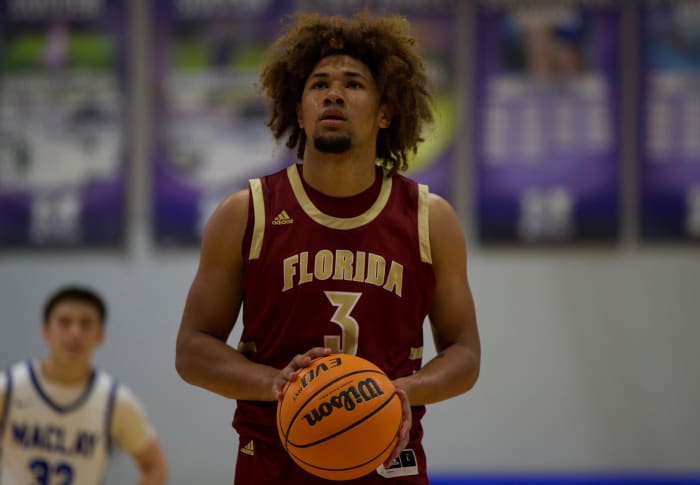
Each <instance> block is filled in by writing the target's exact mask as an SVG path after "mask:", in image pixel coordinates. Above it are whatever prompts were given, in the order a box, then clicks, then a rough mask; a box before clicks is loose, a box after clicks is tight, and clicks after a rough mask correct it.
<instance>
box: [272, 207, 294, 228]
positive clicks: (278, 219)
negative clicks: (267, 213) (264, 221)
mask: <svg viewBox="0 0 700 485" xmlns="http://www.w3.org/2000/svg"><path fill="white" fill-rule="evenodd" d="M292 222H294V219H292V218H291V217H289V214H287V211H285V210H283V211H282V212H280V213H279V214H277V215H276V216H275V218H274V219H272V224H273V225H274V226H281V225H283V224H291V223H292Z"/></svg>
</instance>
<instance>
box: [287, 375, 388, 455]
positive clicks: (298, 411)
mask: <svg viewBox="0 0 700 485" xmlns="http://www.w3.org/2000/svg"><path fill="white" fill-rule="evenodd" d="M362 372H368V373H372V374H382V375H384V376H386V374H384V372H382V371H381V370H375V369H360V370H354V371H352V372H348V373H347V374H343V375H342V376H340V377H336V378H335V379H333V380H332V381H330V382H328V383H327V384H326V385H324V386H323V387H322V388H320V389H318V390H317V391H316V392H314V393H313V394H312V395H310V396H309V397H307V398H306V401H304V402H303V403H302V405H301V406H299V407H298V409H297V412H296V413H294V416H292V419H290V420H289V424H288V425H287V429H286V430H284V436H285V437H289V430H290V429H292V425H293V424H294V422H295V421H296V420H297V418H298V417H299V413H301V411H302V409H304V408H305V407H306V405H307V404H308V403H309V401H311V400H312V399H313V398H314V397H316V396H317V395H318V394H320V393H322V392H323V391H324V390H325V389H326V388H328V387H330V386H332V385H333V384H335V383H336V382H338V381H340V380H342V379H345V378H347V377H349V376H352V375H355V374H360V373H362ZM288 391H289V389H288ZM287 442H289V439H288V438H287Z"/></svg>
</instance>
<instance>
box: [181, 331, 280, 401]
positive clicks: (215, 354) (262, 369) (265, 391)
mask: <svg viewBox="0 0 700 485" xmlns="http://www.w3.org/2000/svg"><path fill="white" fill-rule="evenodd" d="M175 367H176V369H177V372H178V374H179V375H180V377H182V378H183V379H184V380H185V381H186V382H188V383H190V384H192V385H195V386H199V387H202V388H204V389H207V390H209V391H211V392H215V393H217V394H219V395H221V396H224V397H227V398H231V399H243V400H252V401H272V400H274V396H273V394H272V381H273V379H274V378H275V376H276V375H277V373H278V372H279V371H278V370H277V369H275V368H274V367H270V366H266V365H261V364H256V363H254V362H251V361H250V360H248V359H247V358H246V357H245V356H243V355H241V354H240V353H239V352H237V351H236V350H234V349H233V348H231V347H230V346H229V345H227V344H226V343H225V342H222V341H221V340H218V339H216V338H214V337H212V336H210V335H206V334H204V333H193V334H191V335H190V336H188V337H187V338H180V339H178V343H177V350H176V359H175Z"/></svg>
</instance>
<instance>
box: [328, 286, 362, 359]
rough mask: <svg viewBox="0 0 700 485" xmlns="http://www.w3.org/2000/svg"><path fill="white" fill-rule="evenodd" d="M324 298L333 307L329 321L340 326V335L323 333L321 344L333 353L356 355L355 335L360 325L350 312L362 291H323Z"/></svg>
mask: <svg viewBox="0 0 700 485" xmlns="http://www.w3.org/2000/svg"><path fill="white" fill-rule="evenodd" d="M324 293H325V295H326V298H328V301H330V302H331V305H333V306H334V307H335V313H334V314H333V316H332V317H331V322H333V323H335V324H336V325H338V326H339V327H340V335H324V336H323V345H325V346H326V347H328V348H329V349H331V352H333V353H343V354H351V355H357V335H358V333H359V332H360V326H359V325H358V323H357V320H355V319H354V318H353V316H352V315H350V313H351V312H352V310H353V308H355V305H357V302H358V301H359V300H360V297H361V296H362V293H349V292H344V291H324Z"/></svg>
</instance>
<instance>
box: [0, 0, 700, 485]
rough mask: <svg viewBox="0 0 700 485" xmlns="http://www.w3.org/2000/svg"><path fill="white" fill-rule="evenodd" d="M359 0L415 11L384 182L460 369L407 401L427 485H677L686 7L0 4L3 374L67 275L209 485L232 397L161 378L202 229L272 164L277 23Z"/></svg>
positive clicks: (682, 384) (690, 467) (690, 379)
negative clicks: (409, 62)
mask: <svg viewBox="0 0 700 485" xmlns="http://www.w3.org/2000/svg"><path fill="white" fill-rule="evenodd" d="M360 8H369V9H371V10H374V11H377V12H379V13H387V12H389V13H399V14H402V15H405V16H407V17H408V18H409V20H411V22H412V26H413V29H414V35H415V36H416V39H417V41H418V46H419V49H421V52H422V53H423V55H424V56H425V59H426V64H427V67H428V71H429V73H430V77H431V80H432V81H433V84H434V87H435V93H436V115H437V116H436V122H435V124H434V126H432V127H430V128H429V129H428V130H427V132H426V133H425V138H426V142H425V143H424V144H423V145H421V147H420V149H419V152H418V154H417V156H415V158H414V160H413V161H412V168H411V170H410V172H409V175H410V176H411V177H414V178H416V179H418V180H420V181H421V182H423V183H428V184H429V185H430V187H431V190H432V191H433V192H436V193H439V194H441V195H443V196H444V197H445V198H447V199H448V200H450V202H451V203H452V204H453V205H454V207H455V208H456V210H457V212H458V214H459V215H460V217H461V219H462V222H463V224H464V228H465V234H466V237H467V242H468V246H469V263H468V273H469V277H470V281H471V285H472V289H473V292H474V297H475V300H476V305H477V313H478V321H479V326H480V331H481V336H482V345H483V361H482V372H481V377H480V380H479V382H478V383H477V385H476V387H475V388H474V389H473V390H472V391H471V392H469V393H468V394H466V395H463V396H460V397H458V398H455V399H452V400H449V401H446V402H443V403H440V404H435V405H431V406H429V408H428V414H427V416H426V418H425V428H426V436H425V446H426V449H427V453H428V462H429V466H430V474H431V476H432V478H433V481H434V483H481V482H489V483H542V482H548V483H658V484H661V483H700V420H698V417H697V415H698V410H699V409H700V386H699V385H698V375H699V374H700V358H699V357H698V352H697V350H696V347H697V345H698V342H700V249H699V248H700V247H699V246H698V242H700V2H699V1H697V0H676V1H671V0H649V1H643V0H639V1H634V0H620V1H612V0H610V1H606V0H595V1H593V0H589V1H586V0H579V1H574V0H571V1H569V0H540V1H536V0H528V1H520V0H484V1H464V2H461V1H456V0H455V1H450V0H442V1H441V0H385V1H380V0H375V1H360V0H356V1H353V0H346V1H303V0H286V1H272V0H267V1H266V0H247V1H244V0H151V1H139V0H123V1H118V0H92V1H89V0H81V1H68V0H66V1H61V2H56V1H48V0H47V1H39V0H33V1H22V0H19V1H18V0H14V1H13V0H0V309H1V315H2V317H1V319H0V368H4V367H7V366H9V365H10V364H12V363H13V362H15V361H17V360H22V359H27V358H31V357H34V356H41V355H43V352H44V345H43V342H42V340H41V337H40V324H41V307H42V305H43V302H44V299H45V298H46V297H47V295H48V294H49V293H50V292H52V291H53V290H54V289H55V288H57V287H58V286H60V285H62V284H64V283H71V282H78V283H82V284H88V285H91V286H93V287H95V288H96V289H97V290H99V291H100V292H102V293H103V294H104V295H105V296H106V298H107V300H108V302H109V307H110V318H109V322H108V327H107V331H108V339H107V343H106V345H105V346H104V347H103V348H102V349H101V350H99V351H98V354H97V359H96V363H97V365H98V366H99V367H103V368H105V369H106V370H108V371H110V372H111V373H112V374H113V375H115V376H116V377H117V378H118V379H119V380H120V381H122V382H123V383H125V384H126V385H128V386H129V387H130V388H131V389H133V390H134V392H135V393H136V394H137V395H138V396H139V398H140V399H141V400H142V402H143V403H144V405H145V407H146V409H147V411H148V414H149V416H150V417H151V419H152V421H153V422H154V424H155V426H156V428H157V430H158V433H159V435H160V437H161V439H162V442H163V444H164V448H165V451H166V454H167V456H168V459H169V462H170V466H171V475H172V480H171V481H170V483H173V484H183V485H184V484H192V483H206V484H218V483H231V480H232V476H233V469H234V466H235V457H236V453H237V436H236V435H235V433H234V431H233V430H232V429H231V427H230V421H231V418H232V414H233V410H234V407H235V402H233V401H228V400H226V399H224V398H221V397H218V396H216V395H213V394H210V393H208V392H206V391H203V390H200V389H198V388H194V387H191V386H189V385H187V384H185V383H184V382H183V381H181V380H180V379H179V377H178V376H177V374H176V373H175V369H174V348H175V336H176V332H177V327H178V324H179V319H180V316H181V312H182V308H183V304H184V299H185V296H186V292H187V290H188V288H189V284H190V282H191V279H192V277H193V276H194V272H195V270H196V266H197V263H198V242H199V237H200V235H201V230H202V228H203V225H204V223H205V221H206V219H207V218H208V216H209V215H210V214H211V211H212V210H213V209H214V207H216V205H217V204H218V202H219V201H221V199H222V198H223V197H224V196H225V195H226V194H228V193H230V192H232V191H234V190H237V189H239V188H241V187H244V186H245V184H246V181H247V179H248V178H251V177H256V176H260V175H263V174H265V173H268V172H271V171H273V170H276V169H278V168H281V167H284V166H286V165H287V164H289V163H291V161H292V160H293V157H292V156H291V155H290V154H289V153H288V152H287V151H286V150H285V149H284V147H282V146H279V145H276V144H275V143H274V141H273V140H272V138H271V136H270V134H269V133H268V130H267V128H266V127H265V121H266V117H267V104H266V101H265V99H263V98H261V97H260V95H259V94H258V93H257V92H256V90H255V83H256V80H257V75H258V74H259V66H260V64H261V62H262V59H263V53H264V50H265V48H266V47H267V46H269V44H270V42H271V41H272V40H273V39H274V38H275V37H276V36H277V35H278V34H279V32H280V28H281V23H280V20H281V18H282V17H283V16H284V15H286V14H288V13H290V12H293V11H295V10H313V11H320V12H326V13H336V14H343V15H346V14H350V13H352V12H354V11H356V10H358V9H360ZM239 335H240V324H238V325H237V326H236V330H235V331H234V334H233V335H232V336H231V338H230V343H231V344H232V345H234V346H235V345H236V344H237V341H238V336H239ZM426 349H427V351H426V355H425V359H430V358H432V357H433V356H434V354H435V352H434V350H433V349H432V339H431V337H430V335H429V333H428V331H427V329H426ZM135 476H136V473H135V471H134V468H133V466H132V464H131V463H130V462H129V460H128V459H127V458H126V457H124V456H122V455H120V454H117V455H116V456H115V458H114V462H113V463H112V465H111V467H110V469H109V475H108V481H107V483H108V484H113V485H116V484H123V483H134V480H135Z"/></svg>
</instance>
